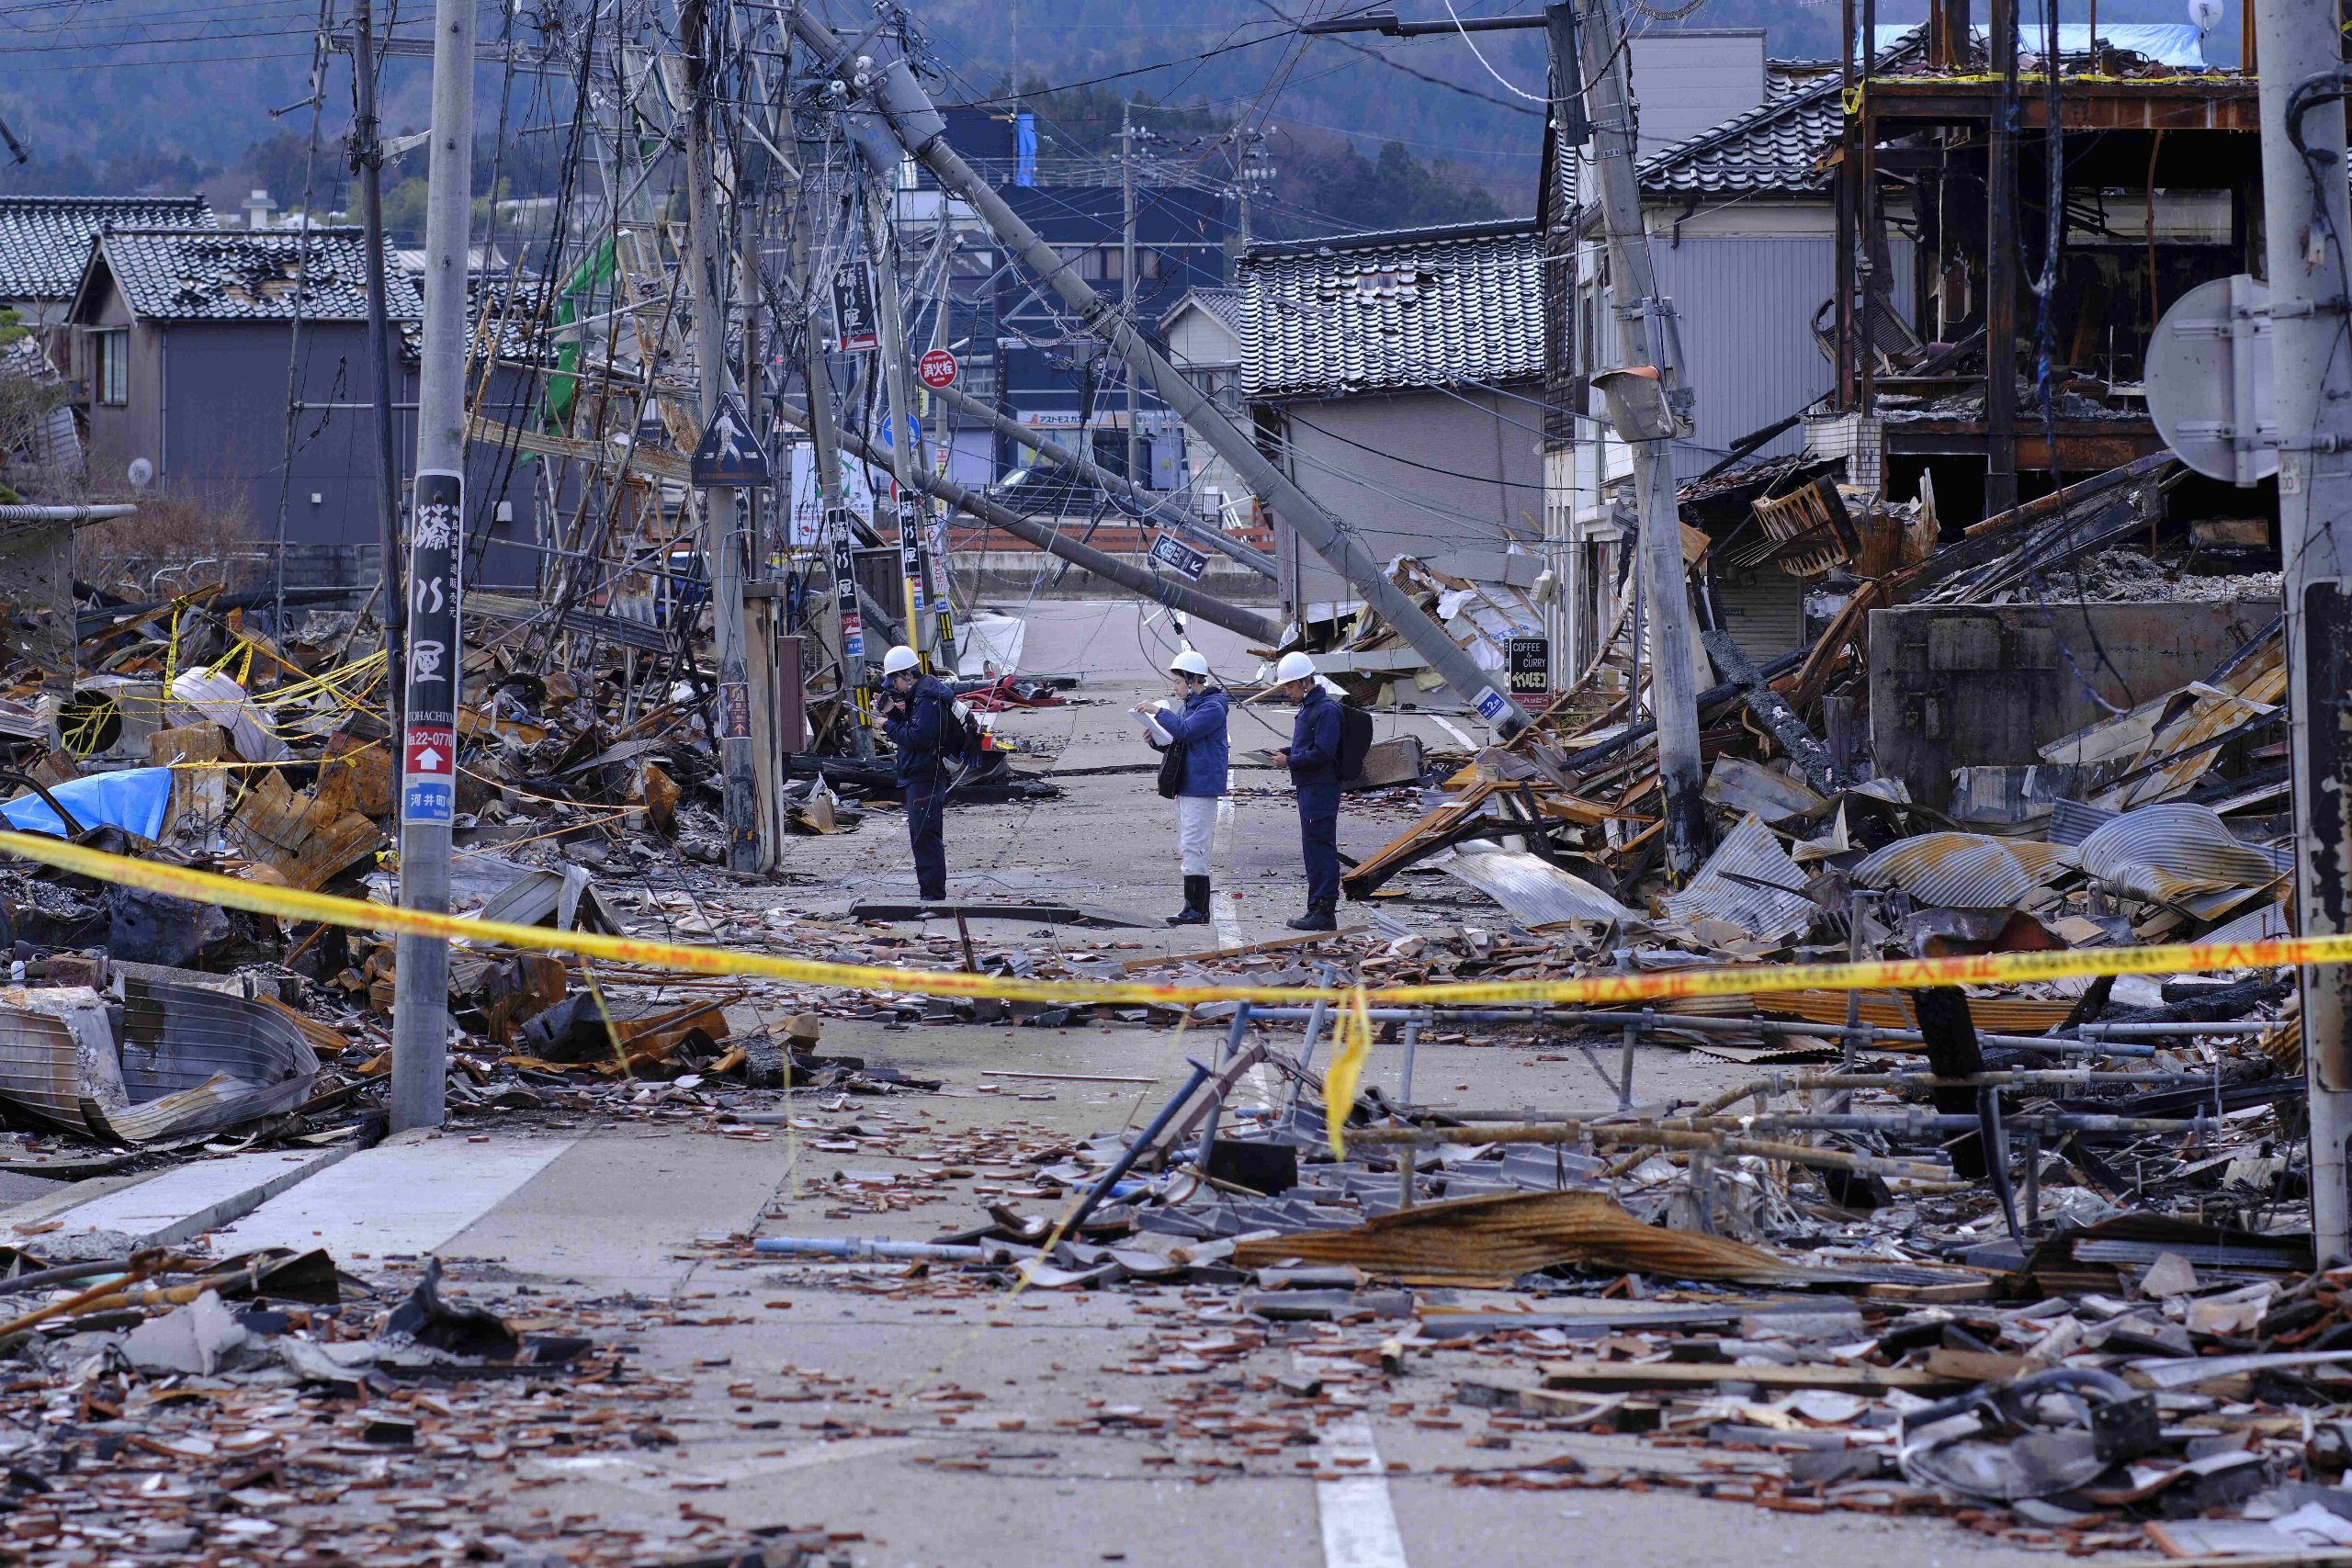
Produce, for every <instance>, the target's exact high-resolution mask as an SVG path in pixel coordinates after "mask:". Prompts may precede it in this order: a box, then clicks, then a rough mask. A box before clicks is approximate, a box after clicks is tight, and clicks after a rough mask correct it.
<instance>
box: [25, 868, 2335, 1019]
mask: <svg viewBox="0 0 2352 1568" xmlns="http://www.w3.org/2000/svg"><path fill="white" fill-rule="evenodd" d="M0 853H6V854H13V855H20V856H22V857H24V858H25V859H27V860H30V861H38V862H40V863H42V864H44V865H51V866H55V867H56V868H57V869H59V870H60V871H66V872H72V873H74V874H77V875H82V876H87V877H92V878H95V879H96V880H97V881H100V882H107V883H112V884H115V885H116V886H123V887H137V888H142V889H144V890H146V891H147V892H150V893H162V894H167V895H169V896H171V897H175V898H187V899H191V900H193V901H195V902H197V903H199V904H218V905H220V906H222V907H223V908H232V909H246V910H250V911H252V912H253V913H255V914H261V915H276V916H279V917H281V918H284V919H297V920H315V921H319V922H322V923H324V924H327V925H335V926H344V927H346V928H349V929H350V930H353V931H379V932H383V933H386V934H396V933H406V934H410V935H414V936H424V937H442V938H447V939H448V940H451V941H467V942H491V943H499V944H503V945H505V946H508V947H522V948H536V949H539V950H542V951H545V952H549V953H578V954H579V955H580V956H582V957H583V958H594V959H597V960H599V961H602V962H605V963H611V964H629V965H633V966H635V967H639V968H651V969H673V970H684V971H686V972H689V973H693V974H699V975H741V976H753V977H758V978H764V979H772V980H789V981H793V982H796V983H797V984H800V985H806V986H820V987H830V988H834V989H844V990H860V991H895V992H910V993H915V994H919V995H923V996H936V997H989V998H996V999H997V1000H1000V1001H1013V1002H1041V1003H1046V1004H1052V1003H1057V1002H1071V1003H1077V1004H1080V1005H1084V1004H1088V1003H1117V1004H1125V1005H1128V1006H1135V1005H1138V1004H1145V1003H1159V1004H1161V1005H1164V1006H1169V1007H1176V1008H1183V1007H1189V1006H1193V1005H1196V1004H1198V1003H1201V1002H1218V1001H1233V1002H1242V1001H1246V1002H1249V1003H1250V1004H1252V1005H1253V1006H1266V1007H1285V1006H1296V1005H1299V1004H1302V1003H1313V1002H1317V1001H1323V1002H1343V1003H1348V1004H1350V1005H1352V1006H1355V1007H1358V1008H1362V1007H1367V1006H1369V1007H1424V1006H1432V1005H1435V1006H1447V1007H1512V1006H1531V1005H1532V1006H1559V1005H1565V1004H1579V1005H1589V1004H1595V1003H1600V1004H1608V1003H1620V1002H1655V1001H1666V1000H1671V999H1674V998H1680V997H1724V996H1748V995H1753V994H1755V993H1758V992H1778V991H1807V990H1832V991H1849V990H1869V991H1878V990H1912V989H1917V988H1918V987H1922V986H1985V985H2007V984H2016V983H2018V982H2020V981H2027V980H2058V979H2065V978H2069V977H2072V976H2097V975H2175V974H2188V973H2193V972H2197V971H2203V970H2215V969H2269V968H2280V967H2286V966H2290V965H2305V964H2346V963H2352V935H2344V936H2325V937H2288V938H2283V939H2281V940H2279V941H2276V942H2177V943H2173V944H2170V945H2167V946H2160V947H2120V948H2071V949H2067V950H2064V951H2062V952H2055V953H1985V954H1981V955H1978V956H1974V957H1965V958H1906V959H1892V960H1877V961H1872V962H1869V963H1861V964H1758V965H1756V966H1754V967H1738V966H1724V967H1718V968H1704V969H1668V970H1661V971H1657V972H1655V973H1652V974H1646V975H1642V974H1634V975H1589V976H1580V977H1578V978H1575V979H1567V980H1506V981H1476V980H1468V981H1446V982H1442V983H1438V984H1431V985H1421V986H1389V987H1366V986H1330V987H1325V986H1251V985H1232V984H1225V983H1220V982H1211V983H1209V984H1206V985H1189V986H1179V985H1170V984H1139V983H1136V982H1133V981H1115V980H1031V979H1023V978H1020V977H1018V976H999V975H974V974H969V973H967V972H965V971H963V970H960V969H913V968H904V967H898V966H885V965H881V964H833V963H828V962H825V961H822V960H818V959H808V958H781V957H776V956H775V955H773V954H770V953H741V952H737V951H735V950H733V949H729V948H724V947H701V946H695V945H692V944H689V943H684V942H655V941H649V940H646V939H644V938H639V937H624V936H605V935H603V934H601V933H598V932H594V931H555V930H552V929H550V928H548V927H546V926H519V925H512V924H509V923H507V922H505V921H503V920H482V919H472V918H470V917H467V916H462V915H435V914H429V913H427V912H426V911H424V910H422V909H401V908H394V907H393V906H391V905H388V904H371V903H368V902H367V901H365V900H363V899H358V898H342V897H335V896H334V895H333V894H327V893H305V892H302V891H300V890H299V889H296V888H291V887H277V886H269V885H268V884H266V883H259V882H247V881H244V880H243V879H242V878H239V877H234V876H223V875H221V874H219V873H217V872H209V871H196V870H193V869H191V868H189V867H187V866H179V865H169V864H165V863H161V862H157V861H144V860H136V859H133V858H131V857H130V856H128V855H118V854H109V853H107V852H105V851H103V850H93V849H85V848H84V847H82V846H81V845H78V844H70V843H67V842H65V841H63V840H59V839H51V838H47V837H44V836H42V835H40V834H37V833H20V832H15V831H9V830H0Z"/></svg>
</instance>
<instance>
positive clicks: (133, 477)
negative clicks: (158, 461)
mask: <svg viewBox="0 0 2352 1568" xmlns="http://www.w3.org/2000/svg"><path fill="white" fill-rule="evenodd" d="M129 471H130V487H131V488H132V489H133V490H145V489H146V488H147V487H148V486H149V485H151V484H153V483H154V482H155V465H154V464H153V463H151V462H149V461H148V460H147V459H146V458H144V457H133V458H132V459H130V470H129Z"/></svg>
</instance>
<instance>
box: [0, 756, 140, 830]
mask: <svg viewBox="0 0 2352 1568" xmlns="http://www.w3.org/2000/svg"><path fill="white" fill-rule="evenodd" d="M49 793H50V794H51V795H55V796H56V797H57V804H58V805H60V806H62V807H65V809H66V810H67V811H69V812H72V813H73V815H74V821H76V822H78V823H80V824H81V825H82V826H83V827H84V828H85V829H90V828H96V827H101V826H104V827H108V828H119V829H122V830H123V831H124V832H126V833H135V834H137V835H138V836H139V837H140V838H142V839H152V838H154V837H155V836H156V835H158V834H160V833H161V832H163V830H164V812H165V811H166V810H167V809H169V807H170V806H171V804H172V770H171V769H169V768H125V769H123V770H122V771H121V772H120V773H92V774H90V775H89V776H88V777H87V778H79V779H68V780H66V781H65V782H64V783H63V784H51V785H50V789H49ZM0 817H5V818H7V820H8V826H9V827H11V828H14V829H17V830H18V831H19V832H25V833H46V834H48V835H49V836H50V837H51V838H52V839H62V838H64V837H65V836H66V835H65V824H64V823H62V822H61V821H59V820H58V819H57V813H56V812H54V811H51V809H50V808H49V802H47V801H45V800H43V799H42V798H41V797H40V795H23V796H20V797H18V798H17V799H15V800H11V801H9V802H7V803H6V804H5V805H0Z"/></svg>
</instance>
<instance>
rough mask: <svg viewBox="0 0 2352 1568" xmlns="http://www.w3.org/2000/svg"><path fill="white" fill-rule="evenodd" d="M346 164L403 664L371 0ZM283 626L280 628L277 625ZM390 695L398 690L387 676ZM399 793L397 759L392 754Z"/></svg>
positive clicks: (354, 24) (359, 30)
mask: <svg viewBox="0 0 2352 1568" xmlns="http://www.w3.org/2000/svg"><path fill="white" fill-rule="evenodd" d="M351 35H352V44H351V84H352V94H353V98H354V104H353V109H352V116H351V167H352V169H353V171H354V172H355V173H356V174H357V175H358V176H359V210H360V217H361V220H362V221H363V222H364V223H365V224H366V226H367V227H366V231H365V232H366V239H365V240H364V242H363V243H364V244H365V245H366V247H367V254H368V387H369V389H370V391H371V394H372V395H373V397H374V398H375V400H376V464H377V467H378V468H379V469H380V470H381V472H380V474H379V483H378V491H377V497H376V509H377V531H378V534H379V537H380V538H381V539H382V541H383V562H382V567H381V570H382V571H383V574H384V598H383V608H382V610H381V614H382V615H383V620H384V652H385V656H386V659H385V668H386V669H388V670H398V669H401V635H402V633H403V632H404V631H405V630H406V629H407V626H408V596H407V595H406V594H405V593H403V592H401V460H400V453H399V450H398V446H399V437H398V435H397V434H395V433H394V426H395V424H396V423H398V420H399V417H400V416H399V415H398V414H397V413H396V412H394V411H393V403H392V350H391V328H390V322H389V321H387V320H386V315H387V312H386V310H385V305H384V180H383V175H384V147H383V142H382V141H380V140H379V136H378V129H379V128H378V122H377V118H376V32H375V16H374V12H373V9H372V7H371V6H370V4H369V0H352V6H351ZM281 630H282V628H281ZM386 687H387V689H388V690H390V693H391V696H392V700H393V701H395V702H397V701H398V700H399V699H400V697H401V693H400V692H399V691H398V690H397V688H395V687H394V686H393V685H392V682H386ZM388 717H389V719H390V724H391V728H392V729H393V730H394V731H395V732H397V731H398V730H399V729H400V727H401V713H400V710H399V709H398V708H394V709H393V710H392V712H391V713H390V715H389V716H388ZM392 782H393V784H394V786H395V793H397V786H398V784H399V783H400V759H399V758H397V757H395V758H394V759H393V760H392Z"/></svg>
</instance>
